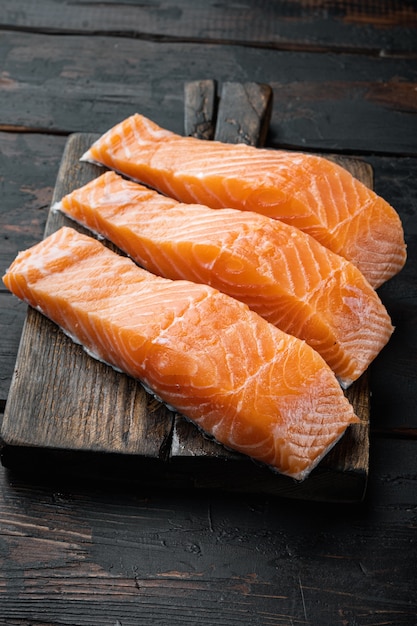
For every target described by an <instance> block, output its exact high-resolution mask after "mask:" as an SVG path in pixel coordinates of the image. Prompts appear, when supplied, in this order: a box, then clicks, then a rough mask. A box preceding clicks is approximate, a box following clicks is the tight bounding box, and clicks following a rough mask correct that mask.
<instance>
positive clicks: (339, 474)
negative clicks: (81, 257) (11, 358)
mask: <svg viewBox="0 0 417 626" xmlns="http://www.w3.org/2000/svg"><path fill="white" fill-rule="evenodd" d="M255 87H256V86H255V85H254V86H253V88H252V89H251V93H252V94H254V93H255V91H256V90H255ZM266 92H267V90H266V91H265V89H264V86H262V85H260V86H259V93H260V94H265V93H266ZM234 93H235V91H234ZM228 102H229V96H228V95H227V103H228ZM245 102H246V107H247V109H249V110H252V101H251V102H247V101H246V100H245ZM264 103H265V108H264V110H265V111H266V110H268V109H269V101H268V99H266V100H265V101H264ZM241 107H242V110H243V109H244V105H243V104H241ZM219 110H221V107H219ZM243 118H244V116H243ZM260 119H262V120H263V121H264V123H265V120H267V119H268V118H267V117H265V116H263V115H261V117H260ZM222 124H223V118H221V117H220V118H218V126H217V127H218V128H219V127H220V128H221V127H222ZM235 130H236V132H235V141H236V142H238V141H241V140H242V135H241V133H240V128H239V127H235ZM227 132H228V133H230V129H229V128H228V130H227ZM251 132H252V135H251V136H249V135H250V133H251ZM259 135H260V136H261V137H262V136H264V135H263V131H262V129H261V128H260V126H259V124H258V125H255V126H251V125H248V126H247V133H246V136H245V137H244V140H245V141H247V140H248V136H249V141H252V142H256V139H257V137H258V136H259ZM228 136H229V139H230V140H231V136H230V134H229V135H228ZM95 138H96V136H95V135H84V134H79V135H73V136H72V137H71V139H70V140H69V142H68V143H67V147H66V151H65V153H64V155H63V160H62V165H61V168H60V171H59V174H58V178H57V183H56V187H55V191H54V197H53V202H55V201H57V200H59V199H61V197H62V196H63V195H64V194H66V193H68V192H69V191H71V190H72V189H74V188H76V187H79V186H81V185H83V184H85V183H86V182H88V180H90V179H91V178H92V177H94V176H96V175H98V173H99V172H100V171H101V170H100V169H99V168H97V167H96V166H92V165H90V164H86V163H81V162H80V161H79V157H80V156H81V155H82V154H83V153H84V152H85V150H86V149H87V148H88V146H89V145H91V143H92V142H93V140H94V139H95ZM338 160H339V162H343V163H344V164H345V166H346V167H348V168H349V167H352V169H353V171H354V173H355V174H356V175H357V176H358V177H359V178H361V179H362V180H363V181H364V182H365V183H366V184H368V185H371V184H372V170H371V168H370V167H369V166H368V165H367V164H366V163H365V162H362V161H356V160H353V159H345V160H343V159H340V157H339V158H338ZM64 224H71V225H72V226H74V224H73V223H72V222H70V221H69V220H67V218H65V217H64V216H63V215H62V214H61V213H58V212H51V213H50V214H49V218H48V222H47V225H46V230H45V235H48V234H50V233H51V232H54V231H55V230H56V229H57V228H59V227H60V226H62V225H64ZM68 371H70V372H71V376H70V377H68ZM346 395H347V396H348V397H349V399H350V401H351V402H352V404H353V407H354V410H355V412H356V414H357V415H358V417H359V418H360V419H361V424H359V425H355V426H352V427H350V428H349V431H348V433H346V436H345V437H343V438H342V440H341V442H340V443H339V444H337V445H336V446H335V447H334V449H333V450H332V452H331V453H330V454H329V455H328V456H327V457H326V459H325V461H324V462H323V463H321V464H320V466H319V467H318V468H317V469H316V470H315V471H314V472H313V474H312V476H311V477H310V478H309V479H308V480H307V481H305V482H304V483H301V484H297V483H295V482H294V481H292V480H291V479H288V478H287V477H284V476H276V475H274V474H272V473H271V472H270V470H269V469H267V468H263V467H257V466H255V464H254V463H253V462H252V461H251V460H249V459H247V458H245V457H243V456H242V455H239V454H234V453H231V452H229V451H227V450H225V449H224V448H223V447H221V446H219V445H218V444H216V443H215V442H212V441H210V440H208V439H207V438H205V437H203V436H202V435H200V433H198V432H197V431H196V429H195V427H194V426H193V425H192V424H190V423H188V422H185V421H184V420H182V419H175V414H173V413H171V412H170V411H168V410H167V409H166V408H165V407H163V406H162V405H158V403H156V404H155V401H154V400H153V399H152V397H150V396H149V395H148V394H146V393H145V392H144V391H143V389H142V388H141V386H140V384H139V383H135V382H134V381H132V380H131V379H129V378H128V377H126V376H123V375H120V374H119V373H117V372H115V371H114V370H112V369H111V368H108V367H106V366H105V365H103V364H102V363H99V362H96V361H93V360H92V359H90V358H89V357H88V356H87V355H86V354H85V353H84V352H83V350H82V348H81V347H80V346H77V345H74V344H72V342H71V341H70V340H69V339H68V338H67V337H65V336H64V335H63V334H62V333H61V332H60V331H59V330H58V329H57V328H56V327H55V326H54V325H53V324H51V323H50V322H49V321H48V320H46V319H44V318H43V317H42V316H41V315H40V314H38V313H37V312H35V311H33V310H30V311H29V315H28V317H27V319H26V323H25V327H24V331H23V335H22V341H21V345H20V349H19V353H18V357H17V365H16V371H15V375H14V377H13V380H12V385H11V388H10V393H9V399H8V403H7V406H6V411H5V414H4V419H3V424H2V430H1V435H2V439H3V443H4V447H5V451H3V462H4V463H5V464H7V465H8V466H12V467H13V466H16V463H18V462H21V460H22V454H19V452H18V449H19V448H20V449H22V448H23V449H25V455H26V456H27V458H29V457H30V453H29V454H28V452H27V448H39V449H40V450H42V453H43V452H44V449H46V450H48V449H49V450H53V451H54V450H73V451H84V452H86V451H99V452H108V453H113V454H135V455H137V456H138V457H139V458H140V459H143V458H150V459H153V460H161V461H168V460H169V463H168V464H167V465H166V467H165V468H162V469H161V468H159V467H158V473H159V476H160V473H161V472H162V473H163V476H164V480H166V481H167V482H168V483H171V484H174V483H175V484H176V485H181V484H183V485H187V486H189V487H190V486H192V487H198V488H203V487H204V488H213V487H217V488H222V489H229V490H237V491H241V490H243V491H245V492H248V491H249V492H251V491H254V492H266V493H274V494H281V495H283V494H284V495H287V496H290V497H296V498H297V497H298V498H307V499H321V500H330V501H333V500H336V501H357V500H360V499H362V498H363V496H364V493H365V488H366V482H367V474H368V462H369V387H368V378H367V375H364V376H363V377H362V378H361V380H360V381H358V382H357V383H355V384H354V385H352V386H351V388H350V389H349V390H348V391H347V392H346ZM150 407H152V410H150ZM15 450H16V452H17V454H16V455H15V456H14V454H13V453H14V451H15ZM36 454H37V453H36V452H33V451H32V457H31V458H32V462H34V460H35V456H36ZM36 458H37V459H38V461H37V462H39V455H37V457H36Z"/></svg>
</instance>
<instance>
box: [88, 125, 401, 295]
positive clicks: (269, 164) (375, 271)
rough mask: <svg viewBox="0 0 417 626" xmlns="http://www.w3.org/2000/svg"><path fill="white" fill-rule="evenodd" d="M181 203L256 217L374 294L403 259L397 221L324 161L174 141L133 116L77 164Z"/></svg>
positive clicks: (375, 198)
mask: <svg viewBox="0 0 417 626" xmlns="http://www.w3.org/2000/svg"><path fill="white" fill-rule="evenodd" d="M82 159H83V160H85V161H92V162H95V163H99V164H102V165H106V166H108V167H109V168H111V169H114V170H116V171H117V172H120V173H123V174H126V175H127V176H129V177H130V178H133V179H134V180H137V181H139V182H142V183H145V184H146V185H149V186H151V187H154V188H155V189H158V190H159V191H161V192H163V193H165V194H167V195H168V196H171V197H172V198H176V199H177V200H180V201H181V202H188V203H195V202H197V203H201V204H204V205H206V206H209V207H212V208H215V209H218V208H224V207H230V208H235V209H241V210H250V211H255V212H258V213H262V214H264V215H267V216H269V217H272V218H275V219H279V220H282V221H284V222H286V223H288V224H292V225H293V226H296V227H297V228H300V229H301V230H303V231H304V232H307V233H308V234H310V235H312V236H313V237H315V238H316V239H317V240H318V241H320V243H322V244H323V245H324V246H326V247H327V248H329V249H330V250H332V251H333V252H336V253H337V254H340V255H341V256H344V257H345V258H346V259H348V260H349V261H351V262H352V263H354V264H355V265H356V266H357V267H358V268H359V269H360V270H361V272H362V273H363V274H364V276H365V277H366V278H367V280H368V281H369V283H370V284H371V285H372V286H373V287H374V288H376V287H379V286H380V285H381V284H382V283H383V282H384V281H386V280H388V279H389V278H391V277H392V276H394V275H395V274H396V273H397V272H399V271H400V269H401V268H402V267H403V265H404V263H405V260H406V247H405V243H404V234H403V229H402V225H401V221H400V218H399V216H398V214H397V213H396V211H395V210H394V209H393V208H392V207H391V206H390V205H389V204H388V203H387V202H386V201H385V200H383V199H382V198H381V197H379V196H378V195H377V194H375V193H374V192H373V191H372V190H370V189H368V188H367V187H366V186H365V185H363V184H362V183H361V182H360V181H358V180H357V179H356V178H354V177H353V176H352V175H351V174H350V173H349V172H348V171H347V170H345V169H344V168H342V167H340V166H339V165H336V164H335V163H333V162H331V161H330V160H327V159H324V158H321V157H318V156H315V155H312V154H302V153H296V152H288V151H283V150H267V149H260V148H255V147H253V146H247V145H244V144H239V145H231V144H224V143H221V142H217V141H204V140H201V139H196V138H194V137H181V136H179V135H177V134H175V133H172V132H170V131H168V130H165V129H162V128H160V127H159V126H158V125H157V124H155V123H154V122H152V121H151V120H149V119H147V118H145V117H143V116H141V115H139V114H135V115H133V116H131V117H129V118H127V119H126V120H124V121H122V122H121V123H119V124H117V125H116V126H114V127H113V128H111V129H110V130H109V131H108V132H107V133H105V134H104V135H103V136H102V137H101V138H99V139H98V141H96V142H95V143H94V144H93V145H92V146H91V148H90V149H89V150H88V151H87V152H86V153H85V155H83V157H82Z"/></svg>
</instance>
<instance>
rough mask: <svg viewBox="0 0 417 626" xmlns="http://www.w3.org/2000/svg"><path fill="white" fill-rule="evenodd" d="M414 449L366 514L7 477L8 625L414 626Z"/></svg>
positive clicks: (378, 483) (398, 446) (398, 448)
mask: <svg viewBox="0 0 417 626" xmlns="http://www.w3.org/2000/svg"><path fill="white" fill-rule="evenodd" d="M415 443H416V442H412V441H395V440H387V439H380V440H374V441H373V454H372V459H371V472H370V482H369V488H368V496H367V501H366V502H365V503H362V504H360V505H357V506H352V505H349V506H341V505H337V506H334V505H326V504H323V503H319V504H317V503H312V502H308V503H306V502H300V501H294V500H285V499H280V498H278V499H273V498H270V497H265V496H245V495H242V494H239V495H230V494H228V495H224V494H220V493H218V492H213V491H212V492H211V493H207V492H204V493H196V492H193V493H190V492H181V491H175V492H173V491H170V490H169V489H159V490H157V489H155V488H153V487H148V486H147V485H146V484H142V485H141V484H139V485H138V484H137V483H136V484H135V485H129V484H127V483H126V481H124V482H115V483H114V484H110V485H109V484H108V483H107V484H105V486H103V483H102V482H100V481H96V480H94V481H92V480H90V479H88V478H86V477H84V478H82V479H81V480H76V479H74V477H67V479H66V480H65V479H63V477H62V475H61V474H59V473H57V474H51V473H49V474H46V475H43V476H42V475H40V474H39V473H38V472H37V468H36V467H34V469H33V472H32V474H31V476H30V477H29V479H28V476H27V475H26V476H23V477H22V476H21V475H19V473H15V472H12V473H5V472H4V471H0V515H1V524H2V535H1V547H2V549H1V552H0V566H1V570H0V572H1V574H0V580H1V583H2V584H1V590H0V607H1V618H0V621H1V622H2V623H3V624H7V625H8V626H12V625H13V626H15V625H17V624H18V625H19V626H31V625H33V624H48V625H52V624H53V625H54V626H55V625H56V626H58V624H71V625H74V626H75V625H77V626H79V625H82V626H107V625H108V626H116V624H117V625H118V626H119V625H120V624H122V625H123V626H126V625H128V626H149V625H150V624H161V625H164V626H165V624H167V623H169V624H172V625H173V626H197V624H205V625H206V626H238V625H241V624H245V626H246V625H247V626H249V625H250V626H287V625H290V624H294V625H295V624H300V625H301V624H303V625H305V626H307V625H308V626H316V625H326V626H346V625H349V626H353V625H354V624H356V625H357V624H360V625H361V626H386V625H387V624H391V625H392V626H394V625H395V626H412V625H414V624H415V615H416V614H417V602H416V596H415V558H416V546H415V541H413V537H414V534H415V531H416V519H415V510H416V506H417V493H416V490H415V482H413V479H412V476H411V475H410V468H411V467H413V466H415V452H416V450H415V447H416V446H415Z"/></svg>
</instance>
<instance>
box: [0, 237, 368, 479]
mask: <svg viewBox="0 0 417 626" xmlns="http://www.w3.org/2000/svg"><path fill="white" fill-rule="evenodd" d="M3 282H4V284H5V285H6V287H7V288H8V289H9V290H10V291H12V292H13V293H14V294H15V295H16V296H17V297H19V298H21V299H23V300H25V301H26V302H27V303H28V304H29V305H31V306H32V307H34V308H36V309H38V310H39V311H41V312H42V313H43V314H44V315H46V316H47V317H49V318H50V319H51V320H52V321H54V322H55V323H56V324H57V325H58V326H60V327H61V328H62V329H63V330H64V331H65V332H67V334H68V335H69V336H70V337H72V338H73V339H74V340H75V341H77V342H78V343H81V344H82V345H83V347H84V348H85V349H86V351H87V352H88V354H89V355H90V356H93V357H95V358H97V359H100V360H102V361H104V362H106V363H107V364H109V365H111V366H113V367H115V368H117V369H119V370H121V371H124V372H125V373H127V374H129V375H130V376H133V377H134V378H137V379H138V380H141V381H143V383H144V385H145V386H146V387H147V388H149V389H152V390H153V391H154V392H155V393H156V394H157V395H158V396H159V397H160V398H161V399H162V401H163V402H165V403H167V404H169V405H171V406H173V407H175V408H176V410H178V411H179V412H180V413H182V414H183V415H185V416H186V417H188V418H189V419H191V420H192V421H193V422H195V423H196V424H197V426H199V427H200V428H201V429H202V430H203V431H204V432H206V433H208V434H209V435H212V436H213V437H214V438H215V439H216V440H217V441H218V442H220V443H222V444H224V445H225V446H227V447H228V448H230V449H233V450H237V451H239V452H242V453H243V454H246V455H249V456H251V457H252V458H254V459H256V460H258V461H260V462H262V463H265V464H266V465H268V466H270V467H272V468H273V469H274V470H275V471H277V472H280V473H282V474H285V475H287V476H291V477H293V478H295V479H297V480H303V479H305V478H306V477H307V476H308V474H309V473H310V472H311V470H312V469H313V468H314V467H315V466H316V465H317V463H318V462H319V461H320V460H321V459H322V458H323V456H324V455H325V454H326V453H327V452H328V450H329V449H330V448H331V447H332V446H333V445H334V444H335V442H336V441H337V440H338V439H339V438H340V437H341V436H342V435H343V433H344V432H345V430H346V428H347V427H348V426H349V424H354V423H358V422H359V420H358V418H357V417H356V416H355V414H354V411H353V408H352V406H351V405H350V403H349V402H348V400H347V399H346V397H345V396H344V394H343V391H342V390H341V388H340V386H339V384H338V382H337V380H336V378H335V376H334V374H333V373H332V371H331V370H330V368H329V367H328V366H327V365H326V363H325V362H324V360H323V359H322V358H321V357H320V356H319V355H318V353H316V352H315V351H314V350H313V349H312V348H310V347H309V346H308V345H307V344H306V343H305V342H303V341H300V340H298V339H296V338H294V337H292V336H290V335H287V334H285V333H283V332H281V331H279V330H278V329H277V328H275V327H274V326H272V325H271V324H269V323H268V322H266V321H265V320H264V319H262V318H261V317H260V316H259V315H257V314H256V313H254V312H253V311H251V310H250V309H249V308H248V307H247V306H246V305H244V304H242V303H240V302H238V301H237V300H235V299H233V298H230V297H229V296H227V295H224V294H222V293H221V292H219V291H217V290H215V289H213V288H211V287H210V286H207V285H201V284H197V283H191V282H190V281H171V280H168V279H164V278H161V277H158V276H154V275H152V274H150V273H149V272H147V271H146V270H144V269H141V268H139V267H137V266H136V265H135V264H134V262H133V261H131V260H130V259H129V258H127V257H124V256H120V255H118V254H116V253H114V252H112V251H111V250H109V249H108V248H107V247H105V246H104V245H103V244H101V243H100V242H98V241H96V240H95V239H93V238H92V237H88V236H86V235H82V234H80V233H78V232H77V231H75V230H74V229H71V228H68V227H63V228H61V229H60V230H59V231H57V232H55V233H54V234H52V235H50V236H49V237H47V238H46V239H44V240H43V241H42V242H40V243H38V244H36V245H35V246H33V247H32V248H30V249H28V250H25V251H23V252H21V253H19V255H18V256H17V258H16V259H15V261H14V262H13V263H12V265H11V266H10V268H9V270H8V271H7V272H6V274H5V275H4V276H3Z"/></svg>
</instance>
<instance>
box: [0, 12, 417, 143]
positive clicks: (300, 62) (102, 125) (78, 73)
mask: <svg viewBox="0 0 417 626" xmlns="http://www.w3.org/2000/svg"><path fill="white" fill-rule="evenodd" d="M35 5H36V6H37V3H35ZM74 50H75V51H76V52H75V53H74ZM0 58H4V62H3V64H2V74H1V83H0V84H1V87H2V91H1V97H2V119H1V120H0V131H1V130H19V129H25V128H26V129H32V130H36V131H37V132H39V131H43V132H47V133H64V134H68V133H70V132H98V133H102V132H104V131H106V130H107V129H108V128H110V127H111V126H113V125H114V124H115V123H116V122H118V121H119V120H120V119H123V118H124V117H127V116H128V115H129V114H130V113H131V112H132V111H135V110H138V111H139V112H140V113H142V114H144V115H146V116H147V117H150V118H151V119H154V120H155V121H156V122H157V123H159V124H160V125H161V126H164V127H166V128H169V129H171V130H173V131H175V132H183V122H182V120H183V111H184V96H183V89H182V85H183V84H184V83H185V82H187V81H194V80H201V79H204V78H215V79H216V80H218V82H219V84H222V83H224V82H226V81H230V80H231V77H232V78H233V80H234V81H236V82H241V83H245V82H259V83H266V84H269V85H271V87H272V90H273V99H274V108H273V111H272V116H271V126H270V133H269V137H268V143H269V144H270V145H273V146H283V147H289V148H300V149H303V150H304V149H308V150H317V151H323V150H326V151H344V152H346V151H350V152H355V153H356V154H358V153H360V152H371V153H380V154H384V153H393V154H394V153H396V154H408V155H416V147H415V141H414V137H415V136H416V135H417V122H416V118H417V115H416V112H417V98H416V87H417V76H416V71H415V67H416V60H415V59H414V58H412V59H409V58H385V57H380V56H369V57H368V56H363V55H359V54H338V55H329V54H326V53H315V54H307V53H306V52H287V51H280V50H274V49H263V48H259V47H249V46H238V45H219V44H214V43H212V44H207V45H204V46H202V45H201V44H199V43H196V42H194V41H192V42H186V43H181V42H176V43H172V42H165V41H147V40H141V39H135V38H133V39H129V38H126V37H109V38H106V37H104V36H94V37H82V36H79V35H74V36H68V37H63V36H62V35H49V34H44V33H41V34H39V33H22V32H15V31H3V32H2V33H1V37H0Z"/></svg>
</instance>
